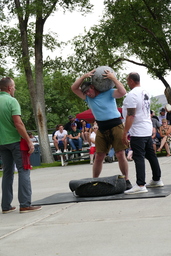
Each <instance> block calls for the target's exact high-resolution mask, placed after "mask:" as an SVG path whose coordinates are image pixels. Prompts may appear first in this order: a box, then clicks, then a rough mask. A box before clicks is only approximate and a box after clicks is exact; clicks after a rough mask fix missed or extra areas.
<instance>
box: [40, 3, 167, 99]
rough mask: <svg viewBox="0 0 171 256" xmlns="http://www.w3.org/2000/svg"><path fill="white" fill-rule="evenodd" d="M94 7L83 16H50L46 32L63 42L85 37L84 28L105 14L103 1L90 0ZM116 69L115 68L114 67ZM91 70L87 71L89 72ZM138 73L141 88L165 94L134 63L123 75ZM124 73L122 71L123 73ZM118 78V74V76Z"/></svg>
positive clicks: (159, 84)
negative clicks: (78, 36)
mask: <svg viewBox="0 0 171 256" xmlns="http://www.w3.org/2000/svg"><path fill="white" fill-rule="evenodd" d="M90 2H91V3H92V4H93V5H94V9H93V12H92V13H91V14H87V15H86V16H82V15H81V14H80V13H78V12H72V13H69V12H67V13H66V14H63V12H62V11H58V12H56V13H55V14H54V15H52V16H50V17H49V18H48V20H47V21H46V23H45V32H48V31H49V30H50V31H53V32H56V33H58V38H59V40H61V41H64V42H66V41H68V40H70V39H72V38H73V37H74V36H77V35H83V34H84V28H86V29H89V28H90V27H91V26H93V25H97V24H98V20H99V19H100V17H102V13H103V8H104V5H103V0H90ZM71 51H72V50H71V48H70V47H69V46H68V47H67V48H66V49H65V51H64V52H63V53H62V56H63V57H64V58H65V57H67V55H69V54H70V53H71ZM48 54H50V52H46V51H45V52H44V57H46V56H47V55H48ZM50 56H51V57H52V56H54V57H55V52H53V53H51V54H50ZM113 69H114V67H113ZM88 71H89V70H87V72H88ZM133 71H134V72H138V73H139V74H140V79H141V86H142V87H143V88H144V89H146V90H147V91H148V92H149V93H150V95H151V96H157V95H162V94H164V90H165V86H164V85H163V83H162V82H161V81H160V80H158V79H153V78H152V77H151V76H150V75H149V74H147V69H146V68H144V67H140V66H137V65H135V64H132V63H125V64H124V70H123V73H127V74H129V73H130V72H133ZM121 72H122V71H121ZM116 76H117V74H116ZM165 78H166V80H167V81H168V82H169V80H170V79H171V74H170V75H169V76H168V77H165Z"/></svg>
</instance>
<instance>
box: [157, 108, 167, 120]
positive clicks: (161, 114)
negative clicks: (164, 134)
mask: <svg viewBox="0 0 171 256" xmlns="http://www.w3.org/2000/svg"><path fill="white" fill-rule="evenodd" d="M158 118H159V122H160V124H162V120H163V119H166V110H165V109H164V108H161V109H160V116H159V117H158Z"/></svg>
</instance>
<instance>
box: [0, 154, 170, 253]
mask: <svg viewBox="0 0 171 256" xmlns="http://www.w3.org/2000/svg"><path fill="white" fill-rule="evenodd" d="M159 162H160V165H161V169H162V180H163V182H164V183H165V184H167V185H168V184H171V157H160V158H159ZM91 168H92V166H90V165H89V164H85V165H75V166H74V165H72V166H71V165H70V166H65V167H51V168H42V169H37V170H33V171H32V172H31V180H32V190H33V196H32V201H36V200H39V199H42V198H44V197H47V196H51V195H53V194H55V193H61V192H69V191H70V190H69V186H68V184H69V181H70V180H72V179H82V178H87V177H91V175H92V171H91ZM146 170H147V182H148V181H149V180H150V179H151V171H150V167H149V164H148V163H146ZM113 174H114V175H116V174H120V171H119V168H118V163H117V162H115V163H105V164H104V166H103V172H102V174H101V176H111V175H113ZM129 174H130V180H131V182H132V183H133V184H134V183H135V167H134V163H133V162H129ZM17 178H18V175H17V174H16V175H15V180H14V200H13V206H17V210H16V211H15V212H11V213H9V214H0V256H34V255H36V256H80V255H82V256H116V255H117V256H171V195H170V196H167V197H161V198H148V199H131V200H112V201H95V202H81V203H68V204H56V205H47V206H42V210H41V211H37V212H32V213H31V212H30V213H23V214H20V213H19V208H18V200H17V182H18V181H17ZM0 182H1V180H0ZM0 196H1V194H0Z"/></svg>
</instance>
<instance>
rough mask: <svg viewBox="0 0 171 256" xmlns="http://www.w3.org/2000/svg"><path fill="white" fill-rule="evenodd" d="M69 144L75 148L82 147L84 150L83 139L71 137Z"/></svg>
mask: <svg viewBox="0 0 171 256" xmlns="http://www.w3.org/2000/svg"><path fill="white" fill-rule="evenodd" d="M69 144H70V146H71V147H72V149H73V150H77V149H81V150H82V139H81V138H78V139H69Z"/></svg>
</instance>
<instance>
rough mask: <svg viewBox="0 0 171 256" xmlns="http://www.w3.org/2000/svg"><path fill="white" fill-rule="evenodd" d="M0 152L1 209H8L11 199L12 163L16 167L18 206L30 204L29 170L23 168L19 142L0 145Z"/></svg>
mask: <svg viewBox="0 0 171 256" xmlns="http://www.w3.org/2000/svg"><path fill="white" fill-rule="evenodd" d="M0 154H1V157H2V163H3V177H2V202H1V207H2V210H9V209H10V208H11V207H12V206H11V202H12V200H13V179H14V164H15V163H16V166H17V169H18V200H19V203H20V207H29V206H30V205H31V194H32V191H31V182H30V170H25V169H23V163H22V155H21V151H20V143H19V142H16V143H12V144H7V145H0Z"/></svg>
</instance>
